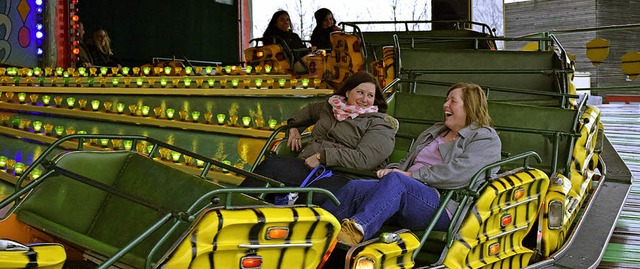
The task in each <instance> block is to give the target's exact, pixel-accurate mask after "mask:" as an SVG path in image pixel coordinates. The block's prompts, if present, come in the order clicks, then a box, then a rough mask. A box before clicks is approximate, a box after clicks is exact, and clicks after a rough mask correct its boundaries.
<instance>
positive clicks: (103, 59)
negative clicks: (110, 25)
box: [90, 28, 121, 67]
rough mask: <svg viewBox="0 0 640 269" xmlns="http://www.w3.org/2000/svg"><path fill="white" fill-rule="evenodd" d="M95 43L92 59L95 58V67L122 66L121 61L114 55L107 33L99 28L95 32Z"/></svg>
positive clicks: (92, 48) (92, 49)
mask: <svg viewBox="0 0 640 269" xmlns="http://www.w3.org/2000/svg"><path fill="white" fill-rule="evenodd" d="M92 41H93V43H92V44H91V47H90V51H91V58H93V65H96V66H117V67H121V66H120V61H119V60H118V58H117V57H116V56H115V55H114V54H113V49H112V48H111V39H110V38H109V34H107V31H106V30H105V29H102V28H98V29H96V30H95V31H94V32H93V36H92Z"/></svg>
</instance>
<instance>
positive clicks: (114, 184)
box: [16, 151, 255, 266]
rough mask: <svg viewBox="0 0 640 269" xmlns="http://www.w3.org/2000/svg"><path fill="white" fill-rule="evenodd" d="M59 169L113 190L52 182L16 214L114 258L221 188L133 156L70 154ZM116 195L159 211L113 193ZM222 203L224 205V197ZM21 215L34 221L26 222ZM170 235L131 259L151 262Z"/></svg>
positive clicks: (153, 238)
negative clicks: (168, 218)
mask: <svg viewBox="0 0 640 269" xmlns="http://www.w3.org/2000/svg"><path fill="white" fill-rule="evenodd" d="M55 165H56V166H57V167H59V168H62V169H65V170H68V171H71V172H73V173H76V174H79V175H81V176H83V177H85V178H88V179H90V180H93V181H97V182H99V183H102V184H104V185H106V186H107V188H110V189H108V190H101V189H97V188H94V187H91V186H89V185H86V184H84V183H81V182H78V181H76V180H74V179H71V178H68V177H66V176H63V175H57V176H53V177H47V178H44V180H45V181H44V182H43V183H42V184H41V185H40V186H39V187H37V188H36V189H34V190H33V191H32V193H31V194H30V195H29V196H28V197H27V199H26V200H25V201H24V203H23V204H22V205H21V206H20V207H19V208H18V209H17V210H16V215H17V217H18V219H20V220H23V221H24V222H25V223H27V224H30V220H33V218H34V217H35V218H37V219H38V223H39V224H38V226H37V227H39V228H41V229H43V230H45V231H47V232H52V231H55V233H56V236H59V237H60V238H61V239H62V240H65V241H67V242H71V243H72V244H76V245H79V246H83V247H88V248H90V249H92V250H93V251H95V252H97V253H99V254H101V255H105V256H110V255H113V253H112V252H110V251H112V248H113V247H115V248H117V249H119V248H122V247H124V246H126V245H127V244H129V243H130V242H131V241H132V240H133V239H135V238H137V237H138V236H140V235H141V234H142V233H143V232H145V231H146V230H147V229H148V228H150V227H151V226H152V225H153V224H155V223H156V222H157V221H158V220H159V219H160V218H162V217H163V216H164V215H166V214H168V213H170V212H185V211H186V210H187V209H188V208H189V207H190V206H191V205H192V204H193V203H194V202H195V201H196V200H197V199H198V198H200V197H201V196H202V195H204V194H205V193H208V192H210V191H212V190H215V189H219V188H222V186H220V185H217V184H215V183H213V182H210V181H206V180H204V179H202V178H200V177H197V176H195V175H191V174H188V173H185V172H182V171H180V170H177V169H174V168H171V167H169V166H167V165H165V164H162V163H160V162H158V161H155V160H152V159H150V158H147V157H145V156H142V155H140V154H138V153H136V152H130V151H121V152H119V151H110V152H90V151H78V152H70V153H67V154H65V155H63V156H62V157H60V158H58V159H57V160H56V162H55ZM114 191H115V192H119V193H121V194H124V195H127V196H130V197H134V198H136V199H138V200H140V201H142V202H143V203H146V204H148V205H152V206H153V207H155V208H150V207H147V206H143V205H142V204H141V203H139V202H136V201H132V200H129V199H125V198H123V197H121V196H119V195H115V194H113V193H111V192H114ZM220 198H221V199H225V197H224V195H222V196H221V197H220ZM234 201H235V202H236V204H237V205H243V204H252V203H255V200H252V199H250V198H248V197H244V196H242V197H234ZM206 203H208V201H206V202H203V203H202V204H199V205H198V207H204V206H206ZM22 215H25V216H29V218H25V219H21V216H22ZM187 228H188V224H185V225H182V226H180V227H179V228H178V232H176V233H173V234H172V236H171V237H170V238H169V240H168V241H167V243H166V244H164V245H162V246H161V247H160V249H159V250H160V251H158V252H157V255H156V259H157V258H159V255H162V254H163V253H164V252H165V251H166V250H167V249H168V248H169V247H170V245H171V244H173V242H174V240H175V239H176V238H177V237H178V236H180V235H181V234H182V233H183V232H184V231H186V229H187ZM168 229H169V226H168V225H165V226H162V227H161V228H160V229H159V230H158V231H156V232H154V233H152V234H151V235H150V237H149V238H147V239H146V240H144V241H143V242H142V243H140V245H138V246H136V247H135V248H134V249H133V250H132V252H131V253H132V254H133V255H134V256H137V257H146V256H147V254H148V253H149V251H150V250H151V248H153V246H154V245H156V243H157V242H158V241H159V239H160V238H161V237H162V236H164V235H165V234H166V232H167V231H168ZM129 256H131V255H129ZM125 257H127V256H125ZM126 260H127V261H125V262H128V263H129V264H131V265H134V266H141V264H140V263H141V262H142V260H141V259H139V258H138V259H134V258H130V259H126Z"/></svg>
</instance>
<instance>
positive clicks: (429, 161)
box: [407, 136, 444, 172]
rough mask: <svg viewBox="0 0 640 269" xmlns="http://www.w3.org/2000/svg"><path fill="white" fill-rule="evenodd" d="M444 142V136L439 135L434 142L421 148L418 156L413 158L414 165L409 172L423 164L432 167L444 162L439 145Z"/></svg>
mask: <svg viewBox="0 0 640 269" xmlns="http://www.w3.org/2000/svg"><path fill="white" fill-rule="evenodd" d="M442 143H444V137H442V136H438V137H436V139H435V140H433V142H431V143H429V145H427V146H426V147H424V148H423V149H422V150H420V153H418V155H417V156H416V158H415V159H414V160H413V165H411V167H409V169H407V172H413V171H416V170H418V169H420V168H422V167H423V166H427V167H431V166H434V165H439V164H442V156H441V155H440V150H439V149H438V146H439V145H440V144H442Z"/></svg>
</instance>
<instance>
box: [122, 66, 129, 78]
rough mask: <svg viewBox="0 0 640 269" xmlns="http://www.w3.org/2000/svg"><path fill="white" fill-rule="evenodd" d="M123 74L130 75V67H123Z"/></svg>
mask: <svg viewBox="0 0 640 269" xmlns="http://www.w3.org/2000/svg"><path fill="white" fill-rule="evenodd" d="M122 74H123V75H125V76H128V75H129V67H126V66H125V67H122Z"/></svg>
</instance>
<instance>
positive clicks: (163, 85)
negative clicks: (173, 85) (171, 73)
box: [160, 78, 167, 87]
mask: <svg viewBox="0 0 640 269" xmlns="http://www.w3.org/2000/svg"><path fill="white" fill-rule="evenodd" d="M160 86H162V87H167V79H166V78H161V79H160Z"/></svg>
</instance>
